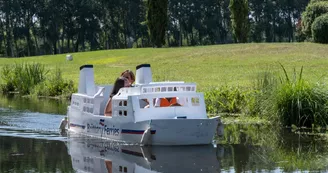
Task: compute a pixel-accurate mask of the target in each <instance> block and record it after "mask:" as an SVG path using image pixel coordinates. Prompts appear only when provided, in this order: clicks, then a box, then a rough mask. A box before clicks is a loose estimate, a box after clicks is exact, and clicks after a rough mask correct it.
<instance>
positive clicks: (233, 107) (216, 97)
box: [204, 86, 247, 114]
mask: <svg viewBox="0 0 328 173" xmlns="http://www.w3.org/2000/svg"><path fill="white" fill-rule="evenodd" d="M204 97H205V104H206V110H207V112H208V113H210V114H218V113H241V111H242V110H243V109H244V107H245V104H246V100H247V98H246V94H245V92H244V91H241V90H240V89H239V88H237V87H228V86H223V87H219V88H210V89H208V90H207V91H205V94H204Z"/></svg>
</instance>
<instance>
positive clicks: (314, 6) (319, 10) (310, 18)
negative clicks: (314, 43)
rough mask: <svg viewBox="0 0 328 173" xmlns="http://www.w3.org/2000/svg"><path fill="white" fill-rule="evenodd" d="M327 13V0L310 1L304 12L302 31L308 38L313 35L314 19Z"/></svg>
mask: <svg viewBox="0 0 328 173" xmlns="http://www.w3.org/2000/svg"><path fill="white" fill-rule="evenodd" d="M325 13H328V2H325V1H321V2H315V3H310V4H309V5H308V6H307V7H306V9H305V11H304V12H303V13H302V32H303V33H304V34H305V35H306V36H307V37H308V38H310V37H311V36H312V33H311V26H312V23H313V22H314V20H315V19H316V18H317V17H319V16H321V15H323V14H325Z"/></svg>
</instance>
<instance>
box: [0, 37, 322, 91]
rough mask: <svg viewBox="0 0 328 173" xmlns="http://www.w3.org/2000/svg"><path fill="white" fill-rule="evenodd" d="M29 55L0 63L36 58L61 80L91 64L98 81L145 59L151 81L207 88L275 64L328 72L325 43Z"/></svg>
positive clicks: (242, 82)
mask: <svg viewBox="0 0 328 173" xmlns="http://www.w3.org/2000/svg"><path fill="white" fill-rule="evenodd" d="M73 58H74V60H73V61H71V62H68V61H66V54H61V55H53V56H38V57H28V58H0V67H2V66H3V65H5V64H12V63H15V62H18V63H20V62H28V63H29V62H40V63H42V64H45V65H46V68H48V69H49V70H50V71H53V69H55V68H56V66H57V67H60V68H61V69H62V71H63V76H64V78H65V79H72V80H73V81H74V82H75V83H77V82H78V77H79V67H80V66H81V65H84V64H93V65H94V70H95V80H96V83H97V84H106V83H113V82H114V80H115V78H116V77H118V76H119V74H120V73H121V72H122V71H123V70H125V69H131V70H133V71H135V66H137V65H139V64H142V63H149V64H151V66H152V71H153V80H154V81H163V80H170V81H177V80H179V81H181V80H182V81H186V82H196V83H197V84H198V86H199V87H200V89H202V88H206V87H208V86H218V85H234V86H248V85H250V84H251V83H252V80H254V79H256V77H257V75H258V74H259V73H261V72H264V71H273V72H282V70H281V67H280V65H279V64H278V62H280V63H281V64H283V65H284V66H285V68H286V69H287V70H288V71H289V72H290V73H292V71H293V69H294V68H296V71H297V72H299V71H300V68H301V66H304V71H303V75H304V76H303V77H304V79H308V80H310V81H314V82H315V81H318V80H324V79H325V78H326V77H327V73H328V46H327V45H321V44H312V43H275V44H266V43H263V44H255V43H254V44H230V45H215V46H199V47H183V48H160V49H154V48H143V49H141V48H140V49H120V50H107V51H94V52H83V53H73Z"/></svg>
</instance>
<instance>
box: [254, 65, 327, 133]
mask: <svg viewBox="0 0 328 173" xmlns="http://www.w3.org/2000/svg"><path fill="white" fill-rule="evenodd" d="M281 66H282V65H281ZM282 69H283V71H284V77H280V80H279V81H280V82H278V83H277V82H274V81H277V78H275V77H273V78H272V80H270V81H271V82H268V83H270V86H269V87H267V86H268V85H263V87H260V88H262V89H260V90H258V91H259V92H258V95H257V96H256V98H255V100H256V103H257V107H258V109H256V111H255V112H258V113H259V114H260V115H262V116H263V117H267V118H268V119H270V120H272V121H276V122H280V123H281V124H282V125H284V126H289V127H290V126H292V125H296V126H298V127H302V126H306V127H312V126H313V125H315V126H321V127H325V126H326V125H327V123H328V109H327V103H328V91H327V89H326V88H324V87H323V85H319V84H310V83H309V82H307V81H305V80H304V79H303V77H302V76H303V68H302V69H301V72H300V73H299V74H298V75H297V73H296V70H295V69H294V73H293V76H292V78H291V77H290V76H289V75H288V74H287V72H286V69H285V68H284V67H283V66H282ZM265 78H268V77H265Z"/></svg>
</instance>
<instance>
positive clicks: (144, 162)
mask: <svg viewBox="0 0 328 173" xmlns="http://www.w3.org/2000/svg"><path fill="white" fill-rule="evenodd" d="M66 108H67V102H59V101H55V100H32V99H27V98H15V97H12V98H9V99H8V98H4V97H0V172H1V173H5V172H106V173H108V172H109V173H114V172H135V173H139V172H140V173H143V172H145V173H148V172H149V173H155V172H177V173H178V172H179V173H181V172H188V173H196V172H211V173H212V172H309V171H314V172H328V145H327V144H328V143H327V137H326V135H323V134H320V135H304V134H302V135H299V134H296V133H293V132H291V131H290V130H288V129H280V128H276V127H272V126H266V125H254V124H249V125H247V124H246V125H245V124H244V125H238V124H231V125H226V127H225V135H224V137H222V138H220V139H218V140H219V142H218V143H219V144H217V145H208V146H188V147H164V146H153V147H140V146H133V145H126V144H122V143H115V142H109V141H104V140H100V139H95V138H90V137H84V136H79V135H76V134H60V133H58V129H57V128H58V125H59V123H60V121H61V119H62V118H63V117H64V116H65V114H66Z"/></svg>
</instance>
